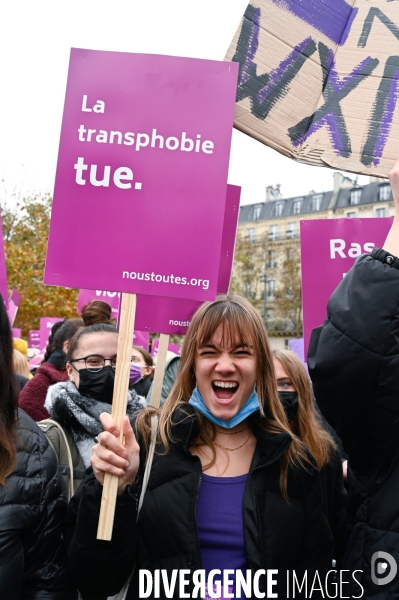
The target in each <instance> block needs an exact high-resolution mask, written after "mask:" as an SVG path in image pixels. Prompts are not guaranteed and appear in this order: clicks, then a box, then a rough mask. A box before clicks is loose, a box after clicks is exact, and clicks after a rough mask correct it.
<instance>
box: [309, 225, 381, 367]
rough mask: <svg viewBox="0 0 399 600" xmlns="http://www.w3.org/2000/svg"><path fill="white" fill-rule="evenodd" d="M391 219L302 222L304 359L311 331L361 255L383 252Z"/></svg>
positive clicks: (322, 318)
mask: <svg viewBox="0 0 399 600" xmlns="http://www.w3.org/2000/svg"><path fill="white" fill-rule="evenodd" d="M391 223H392V219H390V218H385V219H320V220H315V221H301V224H300V227H301V236H300V237H301V271H302V306H303V333H304V345H305V356H307V352H308V347H309V340H310V335H311V333H312V330H313V329H314V328H315V327H318V326H319V325H322V324H323V322H324V319H325V318H326V308H327V302H328V299H329V298H330V296H331V294H332V293H333V291H334V290H335V288H336V287H337V285H338V284H339V283H340V281H341V280H342V277H343V276H344V274H345V273H347V272H348V271H349V269H350V268H351V267H352V266H353V264H354V262H355V260H356V258H357V256H358V254H365V253H370V252H371V251H372V249H373V247H376V248H381V246H382V245H383V243H384V241H385V238H386V236H387V233H388V231H389V228H390V226H391Z"/></svg>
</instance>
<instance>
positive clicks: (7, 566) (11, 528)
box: [0, 295, 77, 600]
mask: <svg viewBox="0 0 399 600" xmlns="http://www.w3.org/2000/svg"><path fill="white" fill-rule="evenodd" d="M17 396H18V387H17V382H16V379H15V375H14V373H13V368H12V338H11V330H10V325H9V321H8V317H7V313H6V311H5V307H4V301H3V298H2V297H1V295H0V440H1V444H0V598H1V599H2V600H3V599H4V600H20V599H21V600H22V599H23V600H74V599H75V598H77V592H75V591H74V589H73V585H72V583H71V581H70V580H69V578H68V576H67V573H66V567H65V548H64V543H63V537H62V525H63V520H64V517H65V513H66V509H67V502H66V495H65V491H64V488H63V481H62V477H61V475H60V473H59V471H58V463H57V459H56V457H55V454H54V452H53V450H52V449H51V448H50V446H49V443H48V441H47V439H46V437H45V435H44V434H43V433H42V432H41V431H40V429H39V428H38V426H37V425H36V424H35V423H34V421H32V419H31V418H30V417H28V415H27V414H26V413H24V412H23V411H18V410H17Z"/></svg>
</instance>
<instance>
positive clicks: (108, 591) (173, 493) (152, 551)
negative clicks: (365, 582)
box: [68, 405, 333, 600]
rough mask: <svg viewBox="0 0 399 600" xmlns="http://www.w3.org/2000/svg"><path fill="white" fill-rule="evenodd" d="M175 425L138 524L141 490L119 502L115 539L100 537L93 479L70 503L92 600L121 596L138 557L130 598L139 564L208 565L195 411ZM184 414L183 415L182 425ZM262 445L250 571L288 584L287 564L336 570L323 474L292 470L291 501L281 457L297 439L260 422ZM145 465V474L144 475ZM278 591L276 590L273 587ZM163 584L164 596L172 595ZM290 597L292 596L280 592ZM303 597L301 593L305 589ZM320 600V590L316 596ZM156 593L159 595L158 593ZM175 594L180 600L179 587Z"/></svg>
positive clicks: (249, 538) (76, 564) (249, 494)
mask: <svg viewBox="0 0 399 600" xmlns="http://www.w3.org/2000/svg"><path fill="white" fill-rule="evenodd" d="M187 410H189V411H190V413H191V414H190V416H189V417H187V418H186V419H185V420H184V421H181V420H180V423H178V424H176V425H175V426H174V430H173V437H174V439H176V440H179V441H178V442H177V443H173V444H171V446H170V451H169V453H168V454H167V455H165V454H164V455H155V458H154V462H153V466H152V470H151V475H150V479H149V483H148V488H147V492H146V495H145V499H144V503H143V507H142V509H141V512H140V518H139V521H138V524H137V525H136V510H137V495H136V493H135V492H137V493H138V492H139V490H133V491H132V490H130V488H128V489H127V492H126V493H125V494H124V495H123V496H121V497H120V498H118V499H117V506H116V516H115V522H114V530H113V535H112V541H111V542H104V541H98V540H96V532H97V524H98V515H99V506H100V501H101V487H100V485H99V484H98V483H97V482H96V480H95V479H94V476H93V475H91V476H89V477H88V478H87V479H86V481H84V482H83V484H82V486H81V487H80V489H79V490H78V492H77V494H76V496H74V498H73V499H72V501H71V503H70V512H69V517H68V520H69V526H70V532H71V538H72V539H71V543H70V548H69V553H68V560H69V567H70V574H71V576H72V578H73V579H74V581H75V583H76V585H77V587H78V588H79V590H80V592H81V593H82V595H83V598H84V600H88V599H96V600H101V599H102V598H105V597H106V596H108V595H112V594H115V593H117V592H118V591H119V590H120V588H121V587H122V585H123V583H124V581H125V580H126V579H127V577H128V575H129V573H130V571H131V569H132V567H133V564H134V561H135V557H136V558H137V561H138V563H137V567H136V571H135V577H134V579H133V582H132V585H131V587H130V589H129V593H128V599H129V600H133V599H136V598H138V597H139V592H138V579H139V574H138V572H139V569H149V570H151V571H154V570H155V569H167V571H168V572H169V578H170V572H171V570H172V569H189V570H190V571H194V570H196V569H200V568H201V557H200V549H199V540H198V530H197V525H196V519H195V509H196V501H197V498H198V494H199V489H200V485H201V476H202V469H201V463H200V460H199V458H198V457H197V456H193V455H192V454H190V453H189V452H188V451H187V448H188V447H189V446H190V444H191V443H192V442H193V440H194V439H195V437H196V436H197V435H198V422H197V419H196V413H195V410H194V409H193V408H192V407H191V405H188V408H187ZM179 419H181V416H180V417H178V416H177V415H176V416H175V421H176V422H178V421H179ZM253 429H254V433H255V435H256V437H257V445H256V449H255V453H254V457H253V460H252V464H251V468H250V473H249V477H248V481H247V486H246V489H245V493H244V500H243V512H244V535H245V547H246V554H247V564H248V568H250V569H252V570H253V571H255V570H258V569H268V568H274V569H279V581H280V582H282V584H283V587H284V589H285V585H284V583H285V569H296V570H297V573H300V572H302V571H303V570H304V569H309V570H310V571H313V570H315V569H320V570H322V571H323V570H325V569H328V568H330V565H331V557H332V548H333V539H332V535H331V531H330V528H329V526H328V523H327V520H326V517H325V516H324V514H323V513H322V491H321V484H320V476H319V472H318V471H317V470H316V469H314V468H313V467H311V466H309V468H308V470H305V469H295V470H291V471H290V472H289V476H288V495H289V498H290V501H289V502H286V500H284V499H283V497H282V496H281V493H280V489H279V472H280V467H279V458H280V457H281V456H282V454H283V453H284V452H285V450H286V449H287V448H288V446H289V445H290V443H291V438H290V436H289V435H288V434H285V433H282V434H278V435H271V434H268V433H265V432H264V431H262V430H260V429H259V428H257V427H256V426H255V425H254V427H253ZM140 476H142V470H140V471H139V478H140ZM273 591H276V590H273ZM165 597H166V596H165V595H163V590H162V588H161V598H165ZM279 597H281V598H285V597H286V596H285V595H284V594H281V595H279ZM296 597H298V598H299V597H301V596H300V594H297V596H296ZM313 597H314V598H315V597H316V595H314V596H313ZM150 598H154V596H153V595H151V596H150ZM173 598H179V593H178V586H176V589H175V593H174V596H173Z"/></svg>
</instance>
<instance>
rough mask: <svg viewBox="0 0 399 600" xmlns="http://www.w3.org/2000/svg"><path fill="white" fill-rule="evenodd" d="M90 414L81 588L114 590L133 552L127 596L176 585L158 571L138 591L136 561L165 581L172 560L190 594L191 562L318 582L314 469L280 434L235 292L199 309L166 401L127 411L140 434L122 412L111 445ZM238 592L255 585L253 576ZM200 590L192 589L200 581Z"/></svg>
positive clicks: (249, 319)
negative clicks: (111, 517)
mask: <svg viewBox="0 0 399 600" xmlns="http://www.w3.org/2000/svg"><path fill="white" fill-rule="evenodd" d="M255 386H256V387H255ZM153 414H158V415H159V435H158V442H157V447H156V450H155V456H154V461H153V464H152V468H151V473H150V477H149V481H148V487H147V491H146V494H145V496H144V502H143V506H142V509H141V512H140V515H139V519H138V522H137V523H136V517H137V500H138V497H139V494H140V491H141V486H142V481H143V472H144V465H145V461H146V447H148V442H149V434H150V429H149V421H150V417H151V416H152V415H153ZM101 420H102V423H103V426H104V429H105V431H104V432H102V433H100V434H99V436H98V438H99V443H98V444H96V445H95V446H94V448H93V455H92V459H91V464H92V467H93V474H91V475H89V476H87V477H86V480H85V481H84V482H83V484H82V485H81V487H80V489H79V490H78V492H77V494H76V495H75V496H74V498H73V499H72V501H71V504H70V513H69V519H70V523H69V524H70V533H71V544H70V549H69V554H68V556H69V567H70V573H71V576H72V577H73V578H74V581H75V583H76V585H77V587H78V589H79V590H80V592H81V594H82V596H83V598H84V600H86V599H90V598H96V600H101V599H102V598H106V597H107V596H110V595H112V594H115V593H117V592H118V591H119V590H120V588H121V587H122V585H123V583H124V582H125V581H126V579H127V578H128V576H129V574H130V572H131V570H132V567H133V565H134V562H135V560H136V561H137V566H136V567H137V568H136V571H135V574H134V577H133V581H132V584H131V586H130V588H129V591H128V596H127V598H128V599H129V600H130V599H132V600H133V599H135V598H139V597H149V598H156V597H160V598H163V599H165V598H176V599H177V598H181V597H183V596H182V595H181V594H180V592H179V584H178V583H177V584H176V586H175V587H174V591H172V592H170V593H168V592H167V591H166V586H165V585H164V582H163V583H162V585H161V589H160V596H158V595H157V592H156V590H155V589H154V588H153V589H152V591H150V592H149V596H143V595H140V573H141V574H142V575H143V577H144V574H145V571H147V575H148V573H149V575H148V576H149V577H150V576H151V577H156V573H157V571H158V570H162V569H164V570H165V576H167V578H168V581H169V582H172V581H173V572H175V577H176V575H178V573H177V571H176V570H178V571H179V573H180V574H182V573H183V574H184V570H185V571H186V572H185V576H186V578H187V580H188V582H189V583H188V584H187V587H186V592H187V593H188V594H190V597H191V594H192V592H193V588H194V584H195V580H194V577H196V576H197V575H198V573H199V570H201V569H202V570H203V575H204V577H206V578H208V576H209V575H210V573H212V572H213V571H214V569H218V570H219V571H220V573H219V576H217V577H216V579H215V582H216V580H218V581H219V582H220V580H221V579H223V574H226V571H227V570H228V569H231V570H232V571H233V573H232V574H231V575H230V579H231V580H232V583H231V585H230V584H227V583H226V582H223V581H222V583H221V584H220V583H219V585H222V586H226V587H233V590H234V589H235V583H236V582H237V580H238V578H239V577H240V575H243V576H247V577H249V578H250V579H251V580H252V578H253V577H254V580H253V583H254V584H255V583H256V582H257V581H258V584H259V589H260V593H265V592H266V590H267V587H268V586H267V582H266V577H265V576H264V575H262V574H261V573H262V570H267V569H275V570H276V571H275V572H274V578H275V579H276V581H277V584H276V586H275V587H274V589H273V592H277V591H279V598H287V597H292V585H291V588H290V592H289V593H288V595H287V579H286V575H287V570H289V571H290V581H291V584H292V577H293V571H295V573H296V575H297V577H298V578H299V579H300V581H302V578H303V576H304V572H305V571H307V575H308V579H309V583H308V586H307V588H308V589H307V593H308V594H309V592H310V588H311V586H312V582H313V578H314V575H315V571H318V572H319V574H320V577H321V579H322V581H323V584H322V585H324V581H325V580H324V575H325V572H326V571H327V570H328V569H330V568H331V559H332V557H333V538H332V534H331V530H330V527H329V525H328V522H327V518H326V516H325V515H324V514H323V498H322V489H321V483H320V474H319V471H318V469H317V467H316V465H315V462H314V460H313V458H312V457H311V456H310V454H309V453H308V451H307V450H306V448H305V446H304V445H303V443H302V442H301V441H300V440H299V439H298V437H297V436H296V435H295V434H293V433H292V432H290V429H289V424H288V421H287V418H286V416H285V413H284V409H283V407H282V406H281V403H280V401H279V398H278V394H277V386H276V382H275V377H274V369H273V358H272V354H271V350H270V348H269V344H268V339H267V334H266V331H265V328H264V325H263V323H262V320H261V318H260V315H259V313H258V312H257V311H256V310H255V309H254V307H253V306H252V305H251V304H250V303H249V302H248V300H246V299H245V298H243V297H240V296H234V295H232V296H221V297H220V298H218V299H217V300H216V301H215V302H207V303H205V304H203V305H202V306H201V307H200V308H199V309H198V311H197V312H196V314H195V315H194V317H193V319H192V321H191V324H190V326H189V329H188V332H187V335H186V338H185V342H184V347H183V352H182V356H181V363H180V369H179V372H178V375H177V379H176V383H175V385H174V387H173V389H172V391H171V393H170V395H169V397H168V399H167V400H166V402H165V404H164V405H163V406H162V408H161V409H160V410H159V411H156V410H155V409H152V408H148V409H146V410H144V411H143V412H142V413H140V414H139V416H138V417H137V420H136V423H135V431H136V435H137V439H138V441H139V443H137V441H136V437H135V435H134V433H133V430H132V428H131V426H130V423H129V420H128V419H125V421H124V423H123V432H124V444H121V443H120V442H119V441H118V438H117V437H115V434H116V435H117V433H118V432H117V431H116V426H115V422H114V421H113V420H112V418H111V416H110V415H109V414H107V415H105V414H103V415H102V416H101ZM105 472H109V473H112V474H114V475H117V476H118V478H119V482H118V498H117V503H116V513H115V522H114V528H113V534H112V540H111V541H110V542H104V541H100V540H97V539H96V531H97V524H98V516H99V507H100V502H101V484H102V482H103V479H104V473H105ZM174 570H175V571H174ZM248 572H249V575H248ZM195 573H196V574H197V575H196V574H195ZM257 576H258V577H259V576H260V579H259V580H257ZM192 577H193V578H192ZM215 582H214V583H215ZM208 583H209V584H211V583H210V581H209V580H208ZM215 585H218V584H216V583H215ZM305 587H306V585H305V586H304V588H305ZM304 588H303V589H302V593H299V592H298V589H297V590H296V594H295V597H296V598H300V597H309V595H306V591H305V589H304ZM318 589H320V586H318ZM142 591H143V590H142ZM225 591H227V590H225ZM244 595H245V597H247V598H256V597H261V596H259V595H258V594H257V592H254V591H253V588H252V591H251V592H249V593H248V595H247V593H245V594H242V596H241V597H244ZM199 597H202V598H204V597H205V589H204V588H202V591H201V593H200V595H199ZM224 597H225V596H224ZM234 597H237V596H236V595H234ZM316 597H317V592H316V593H313V595H312V598H316Z"/></svg>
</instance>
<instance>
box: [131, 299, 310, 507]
mask: <svg viewBox="0 0 399 600" xmlns="http://www.w3.org/2000/svg"><path fill="white" fill-rule="evenodd" d="M221 324H222V325H223V343H227V344H229V343H232V344H233V345H235V344H236V343H239V344H243V345H248V346H252V347H253V349H254V352H255V355H256V358H257V375H256V390H257V394H258V398H259V403H260V421H259V422H258V424H259V425H260V426H261V427H262V428H263V429H265V430H266V431H268V432H270V433H274V434H278V433H281V432H286V433H289V434H290V436H291V438H292V443H291V444H290V446H289V448H288V450H287V451H286V452H285V453H284V455H283V457H282V459H281V462H280V467H281V468H280V488H281V491H282V493H283V495H284V496H285V497H287V473H288V469H289V468H290V467H291V466H293V465H298V464H300V465H303V464H304V463H305V462H309V459H308V455H307V452H306V449H305V448H304V446H303V444H302V442H301V441H300V440H299V439H298V438H297V437H296V436H295V435H293V434H292V433H291V431H290V428H289V424H288V421H287V418H286V416H285V412H284V409H283V407H282V405H281V403H280V400H279V398H278V394H277V385H276V379H275V374H274V366H273V356H272V353H271V349H270V346H269V340H268V336H267V333H266V329H265V327H264V325H263V322H262V319H261V317H260V314H259V313H258V311H257V310H256V309H255V308H254V307H253V306H252V304H251V303H250V302H249V301H248V300H247V299H246V298H245V297H243V296H240V295H238V294H231V295H226V294H223V295H220V296H218V297H217V299H216V301H215V302H205V303H204V304H202V305H201V306H200V308H199V309H198V310H197V312H196V313H195V315H194V316H193V318H192V321H191V323H190V326H189V328H188V331H187V334H186V337H185V340H184V344H183V350H182V354H181V361H180V366H179V371H178V374H177V378H176V381H175V384H174V386H173V388H172V390H171V392H170V394H169V396H168V398H167V400H166V402H165V403H164V405H163V406H162V408H161V409H158V411H159V435H160V438H161V441H162V443H163V446H164V448H165V452H168V448H169V442H170V441H172V440H173V434H172V427H173V415H174V413H175V411H176V409H177V408H179V409H181V410H182V411H183V413H184V412H185V406H186V405H187V402H188V401H189V399H190V397H191V395H192V392H193V390H194V388H195V385H196V381H195V373H194V360H195V353H196V350H197V348H199V347H201V346H203V345H205V344H207V343H208V342H209V341H210V340H211V338H212V336H213V335H214V333H215V331H216V329H217V328H218V327H219V325H221ZM155 410H156V409H152V408H151V407H150V408H149V409H147V410H146V411H144V412H142V413H141V414H139V416H138V418H137V429H138V432H139V434H140V435H142V436H143V439H144V443H145V445H146V447H147V448H148V445H149V439H150V416H151V414H153V413H154V411H155ZM197 415H198V421H199V425H200V434H199V436H198V438H197V440H196V441H195V442H194V445H196V446H203V445H207V446H208V447H209V448H210V450H211V452H212V456H213V458H212V461H211V462H210V463H209V464H208V465H205V467H204V470H206V469H207V468H210V467H211V466H212V465H213V464H214V463H215V460H216V453H215V448H214V445H213V440H214V438H215V434H216V432H215V427H214V425H213V423H211V422H210V421H208V420H207V419H206V418H205V417H203V416H202V415H201V414H199V413H197Z"/></svg>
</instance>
